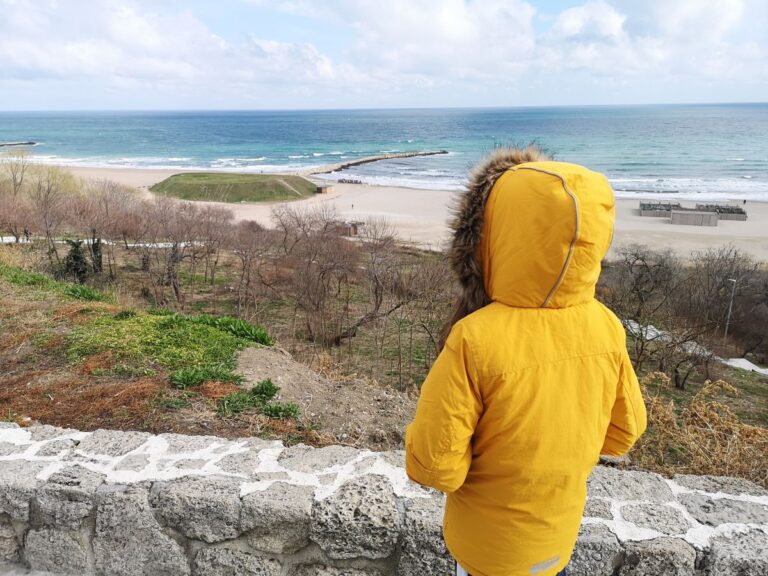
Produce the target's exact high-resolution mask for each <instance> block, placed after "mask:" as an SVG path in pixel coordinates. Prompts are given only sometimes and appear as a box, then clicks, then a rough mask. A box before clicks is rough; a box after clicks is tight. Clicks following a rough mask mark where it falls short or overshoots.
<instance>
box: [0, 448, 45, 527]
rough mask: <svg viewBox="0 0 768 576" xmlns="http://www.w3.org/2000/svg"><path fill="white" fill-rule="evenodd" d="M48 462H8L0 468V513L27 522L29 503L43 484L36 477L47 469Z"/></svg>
mask: <svg viewBox="0 0 768 576" xmlns="http://www.w3.org/2000/svg"><path fill="white" fill-rule="evenodd" d="M48 465H49V463H48V462H28V461H26V460H9V461H5V462H3V463H2V466H0V512H5V513H6V514H8V515H9V516H10V517H11V518H13V519H14V520H19V521H21V522H27V521H28V520H29V501H30V500H31V498H32V496H33V495H34V493H35V490H36V489H37V487H38V486H40V485H41V484H42V483H43V482H42V481H41V480H38V479H37V475H38V474H39V473H40V472H42V471H43V470H45V469H46V468H47V467H48Z"/></svg>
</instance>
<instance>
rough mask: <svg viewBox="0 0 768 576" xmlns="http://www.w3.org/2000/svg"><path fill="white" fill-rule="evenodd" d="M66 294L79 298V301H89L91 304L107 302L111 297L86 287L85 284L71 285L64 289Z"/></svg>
mask: <svg viewBox="0 0 768 576" xmlns="http://www.w3.org/2000/svg"><path fill="white" fill-rule="evenodd" d="M64 294H66V295H67V296H71V297H72V298H77V299H78V300H87V301H89V302H105V301H107V300H109V297H108V296H107V295H106V294H104V293H103V292H101V291H99V290H96V289H95V288H91V287H90V286H85V285H83V284H70V285H69V286H66V287H65V288H64Z"/></svg>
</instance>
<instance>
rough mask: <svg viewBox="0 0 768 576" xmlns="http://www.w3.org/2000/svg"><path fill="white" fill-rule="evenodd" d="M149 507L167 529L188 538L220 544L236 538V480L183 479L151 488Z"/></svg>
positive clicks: (198, 477)
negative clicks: (150, 505)
mask: <svg viewBox="0 0 768 576" xmlns="http://www.w3.org/2000/svg"><path fill="white" fill-rule="evenodd" d="M151 502H152V506H153V507H154V508H155V509H156V510H157V514H158V516H159V517H160V518H162V520H163V521H164V522H165V523H166V524H167V525H168V526H170V527H172V528H174V529H176V530H178V531H179V532H181V533H182V534H184V535H185V536H187V537H188V538H194V539H196V540H202V541H203V542H208V543H212V542H221V541H223V540H230V539H232V538H237V536H238V535H239V534H240V506H241V502H240V480H238V479H234V478H229V477H225V476H209V477H200V476H187V477H184V478H180V479H178V480H172V481H170V482H156V483H155V484H154V486H153V487H152V497H151Z"/></svg>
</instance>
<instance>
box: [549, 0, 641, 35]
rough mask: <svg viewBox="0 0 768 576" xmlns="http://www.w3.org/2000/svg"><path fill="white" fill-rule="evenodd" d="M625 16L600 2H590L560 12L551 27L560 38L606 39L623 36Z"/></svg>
mask: <svg viewBox="0 0 768 576" xmlns="http://www.w3.org/2000/svg"><path fill="white" fill-rule="evenodd" d="M625 20H626V16H624V15H623V14H621V13H619V12H618V11H617V10H616V9H615V8H614V7H613V6H611V5H610V4H607V3H606V2H603V1H602V0H597V1H590V2H587V3H586V4H584V5H583V6H577V7H575V8H568V9H567V10H564V11H563V12H561V13H560V14H559V15H558V17H557V19H556V20H555V23H554V25H553V27H552V31H553V34H554V35H555V36H557V37H560V38H569V39H570V38H608V39H619V38H621V37H622V36H624V21H625Z"/></svg>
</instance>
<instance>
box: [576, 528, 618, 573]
mask: <svg viewBox="0 0 768 576" xmlns="http://www.w3.org/2000/svg"><path fill="white" fill-rule="evenodd" d="M620 560H621V546H620V545H619V540H618V538H616V535H615V534H614V533H613V532H611V531H610V530H609V529H608V527H607V526H604V525H603V524H582V526H581V529H580V530H579V536H578V539H577V540H576V548H575V549H574V551H573V554H572V555H571V561H570V563H569V564H568V574H569V576H612V574H613V573H614V570H615V569H616V568H617V567H618V565H619V563H620Z"/></svg>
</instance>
